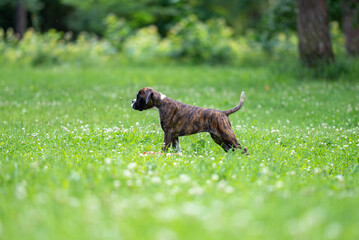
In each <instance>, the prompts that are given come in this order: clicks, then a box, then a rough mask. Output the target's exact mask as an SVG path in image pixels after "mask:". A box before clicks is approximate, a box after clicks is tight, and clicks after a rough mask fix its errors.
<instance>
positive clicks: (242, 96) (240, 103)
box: [223, 92, 244, 116]
mask: <svg viewBox="0 0 359 240" xmlns="http://www.w3.org/2000/svg"><path fill="white" fill-rule="evenodd" d="M243 103H244V92H242V94H241V100H240V101H239V104H238V105H237V106H236V107H234V108H232V109H229V110H226V111H223V112H224V114H226V115H227V116H228V115H230V114H232V113H235V112H237V111H238V110H239V109H241V107H242V106H243Z"/></svg>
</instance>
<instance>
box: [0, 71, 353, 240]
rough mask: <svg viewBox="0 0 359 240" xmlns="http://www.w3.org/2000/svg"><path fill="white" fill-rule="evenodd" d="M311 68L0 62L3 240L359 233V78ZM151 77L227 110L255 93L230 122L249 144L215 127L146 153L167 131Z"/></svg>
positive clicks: (185, 98) (174, 92)
mask: <svg viewBox="0 0 359 240" xmlns="http://www.w3.org/2000/svg"><path fill="white" fill-rule="evenodd" d="M279 65H281V64H279ZM280 69H282V70H280ZM299 72H300V69H297V72H296V73H295V72H292V71H291V70H290V69H289V70H286V69H285V67H283V66H277V67H275V65H270V66H268V67H260V66H258V67H246V68H238V67H221V66H142V67H141V66H107V67H106V66H94V67H91V68H90V67H88V68H86V67H85V68H76V67H66V66H62V67H52V68H50V67H43V68H26V67H25V68H21V69H19V68H16V67H5V66H3V67H0V158H1V160H0V239H9V240H10V239H11V240H14V239H34V240H35V239H36V240H40V239H54V240H56V239H61V240H62V239H86V240H88V239H159V240H161V239H168V240H172V239H173V240H176V239H206V240H207V239H358V238H359V228H358V226H359V208H358V206H359V205H358V203H359V158H358V156H359V151H358V149H359V138H358V132H359V125H358V122H359V114H358V112H359V83H358V78H359V76H358V78H356V76H354V77H353V76H351V77H350V80H348V79H346V77H345V75H344V76H341V77H340V79H337V80H330V81H327V80H323V79H313V78H308V77H305V75H302V74H299ZM145 86H152V87H153V88H155V89H156V90H158V91H160V92H162V93H164V94H166V95H167V96H168V97H171V98H173V99H176V100H179V101H182V102H184V103H188V104H195V105H197V106H202V107H209V108H216V109H220V110H226V109H229V108H232V107H233V106H235V105H237V103H238V101H239V98H240V93H241V91H245V92H246V99H245V104H244V107H243V108H242V109H241V110H240V111H239V112H237V113H235V114H233V115H231V116H230V120H231V122H232V126H233V128H234V131H235V133H236V136H237V137H238V139H239V142H240V143H241V144H242V145H244V146H246V147H247V148H248V150H249V152H250V155H249V156H244V155H242V154H240V152H233V153H228V154H226V153H225V152H224V151H223V150H222V149H221V148H220V147H219V146H217V145H216V144H215V143H214V142H213V141H212V140H211V138H210V136H209V135H208V134H206V133H203V134H197V135H193V136H188V137H182V138H180V142H181V147H182V155H170V154H167V155H144V154H143V153H144V152H145V151H157V152H158V151H160V149H161V145H162V138H163V132H162V130H161V128H160V126H159V121H158V112H157V111H155V110H153V111H146V112H138V111H134V110H133V109H131V108H130V104H131V100H132V99H133V98H135V95H136V94H137V91H138V90H139V89H140V88H142V87H145Z"/></svg>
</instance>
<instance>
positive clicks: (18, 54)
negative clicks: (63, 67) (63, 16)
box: [0, 29, 113, 65]
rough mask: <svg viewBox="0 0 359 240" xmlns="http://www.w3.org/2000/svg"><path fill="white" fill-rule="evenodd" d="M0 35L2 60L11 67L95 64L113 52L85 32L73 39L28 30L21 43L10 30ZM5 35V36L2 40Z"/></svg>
mask: <svg viewBox="0 0 359 240" xmlns="http://www.w3.org/2000/svg"><path fill="white" fill-rule="evenodd" d="M1 32H2V34H0V53H1V56H0V61H2V62H3V63H5V62H6V63H8V64H24V65H28V64H30V65H42V64H60V63H77V64H92V63H96V62H98V61H104V60H106V58H107V57H108V56H109V55H110V54H111V52H113V48H112V46H111V45H110V44H109V43H108V42H107V41H104V40H99V39H97V38H95V37H92V36H90V35H88V34H86V33H82V34H80V35H79V37H78V38H77V40H76V41H70V40H71V37H72V36H71V33H66V34H65V35H63V33H61V32H56V31H55V30H50V31H48V32H47V33H45V34H39V33H37V32H35V31H34V30H33V29H29V30H28V31H27V32H26V33H25V35H24V38H23V39H22V40H21V41H19V40H17V39H16V38H15V36H14V33H13V31H12V30H11V29H9V30H8V31H7V32H6V34H4V31H1ZM1 36H2V37H1Z"/></svg>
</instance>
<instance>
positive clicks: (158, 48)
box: [123, 25, 171, 62]
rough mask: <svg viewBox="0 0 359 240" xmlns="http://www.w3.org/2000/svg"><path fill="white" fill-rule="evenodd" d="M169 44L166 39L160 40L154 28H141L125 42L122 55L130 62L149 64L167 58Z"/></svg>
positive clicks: (169, 48)
mask: <svg viewBox="0 0 359 240" xmlns="http://www.w3.org/2000/svg"><path fill="white" fill-rule="evenodd" d="M170 51H171V44H170V43H169V41H168V40H167V39H163V40H161V37H160V35H159V33H158V30H157V27H156V26H153V25H152V26H148V27H145V28H141V29H140V30H138V31H136V33H135V34H134V35H132V36H130V37H128V39H127V40H126V42H125V43H124V49H123V54H124V55H125V56H127V57H129V58H130V59H131V60H134V61H138V62H150V61H153V60H157V61H159V60H160V59H164V58H167V57H168V56H169V53H170Z"/></svg>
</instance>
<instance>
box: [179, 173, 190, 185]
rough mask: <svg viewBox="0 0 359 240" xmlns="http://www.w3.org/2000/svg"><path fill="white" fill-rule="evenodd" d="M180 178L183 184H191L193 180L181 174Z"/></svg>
mask: <svg viewBox="0 0 359 240" xmlns="http://www.w3.org/2000/svg"><path fill="white" fill-rule="evenodd" d="M179 178H180V181H181V182H183V183H186V182H189V181H190V180H191V178H190V177H189V176H187V175H185V174H181V175H180V176H179Z"/></svg>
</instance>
